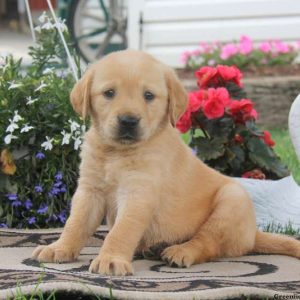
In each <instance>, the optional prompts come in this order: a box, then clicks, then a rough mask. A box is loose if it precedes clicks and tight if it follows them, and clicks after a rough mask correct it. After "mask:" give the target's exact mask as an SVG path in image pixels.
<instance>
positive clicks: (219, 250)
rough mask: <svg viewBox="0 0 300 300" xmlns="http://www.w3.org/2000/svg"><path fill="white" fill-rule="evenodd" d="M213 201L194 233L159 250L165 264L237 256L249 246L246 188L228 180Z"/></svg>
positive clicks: (251, 228) (251, 231)
mask: <svg viewBox="0 0 300 300" xmlns="http://www.w3.org/2000/svg"><path fill="white" fill-rule="evenodd" d="M213 201H214V209H213V211H212V213H211V215H210V216H209V218H208V219H207V221H206V222H205V223H204V224H203V225H202V226H201V227H200V228H199V231H198V232H197V233H196V234H195V236H194V237H193V238H192V239H191V240H189V241H187V242H185V243H183V244H178V245H173V246H171V247H168V248H166V249H165V250H164V251H163V253H162V256H161V257H162V259H163V260H164V261H166V262H168V264H169V265H171V266H175V267H189V266H191V265H193V264H197V263H202V262H206V261H211V260H213V259H216V258H218V257H226V256H227V257H230V256H240V255H243V254H246V253H247V252H249V251H251V250H252V249H253V246H254V241H255V234H256V226H255V214H254V209H253V206H252V202H251V200H250V199H249V196H248V194H247V193H246V191H245V190H244V189H243V188H242V187H241V186H240V185H239V184H237V183H234V182H231V183H228V184H226V185H225V186H223V187H222V188H220V190H219V191H218V192H217V193H216V196H215V198H214V200H213Z"/></svg>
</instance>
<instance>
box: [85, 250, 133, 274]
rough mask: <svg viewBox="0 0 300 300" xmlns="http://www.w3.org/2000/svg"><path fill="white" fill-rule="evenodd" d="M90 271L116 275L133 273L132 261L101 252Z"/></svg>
mask: <svg viewBox="0 0 300 300" xmlns="http://www.w3.org/2000/svg"><path fill="white" fill-rule="evenodd" d="M89 271H90V272H91V273H100V274H103V275H116V276H124V275H132V274H133V268H132V265H131V263H130V262H128V261H127V260H125V259H123V258H121V257H118V256H112V255H109V254H99V255H98V257H96V258H95V259H94V260H93V261H92V263H91V265H90V268H89Z"/></svg>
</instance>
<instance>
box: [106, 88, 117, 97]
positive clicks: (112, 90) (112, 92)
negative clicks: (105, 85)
mask: <svg viewBox="0 0 300 300" xmlns="http://www.w3.org/2000/svg"><path fill="white" fill-rule="evenodd" d="M115 94H116V92H115V90H114V89H109V90H107V91H105V92H104V93H103V95H104V97H105V98H107V99H112V98H113V97H114V96H115Z"/></svg>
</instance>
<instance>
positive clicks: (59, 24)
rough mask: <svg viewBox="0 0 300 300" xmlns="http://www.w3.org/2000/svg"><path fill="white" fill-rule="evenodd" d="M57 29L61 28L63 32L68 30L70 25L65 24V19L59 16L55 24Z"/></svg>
mask: <svg viewBox="0 0 300 300" xmlns="http://www.w3.org/2000/svg"><path fill="white" fill-rule="evenodd" d="M54 27H56V28H57V29H58V28H59V29H60V30H61V31H62V32H64V31H67V30H68V27H67V26H66V24H65V21H64V20H62V19H61V18H58V22H57V24H55V25H54Z"/></svg>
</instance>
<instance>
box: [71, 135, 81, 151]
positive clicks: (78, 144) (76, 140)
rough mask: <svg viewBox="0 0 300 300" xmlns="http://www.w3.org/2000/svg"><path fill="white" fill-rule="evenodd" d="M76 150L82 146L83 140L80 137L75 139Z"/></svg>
mask: <svg viewBox="0 0 300 300" xmlns="http://www.w3.org/2000/svg"><path fill="white" fill-rule="evenodd" d="M73 140H74V150H78V148H79V146H80V145H81V138H80V136H78V137H77V138H74V137H73Z"/></svg>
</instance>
